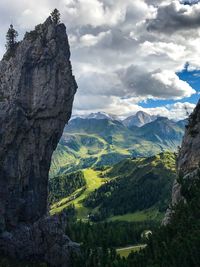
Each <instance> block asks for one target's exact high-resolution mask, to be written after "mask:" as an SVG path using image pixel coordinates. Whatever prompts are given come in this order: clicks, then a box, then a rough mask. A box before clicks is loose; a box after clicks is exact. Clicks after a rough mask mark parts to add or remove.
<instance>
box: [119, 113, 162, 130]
mask: <svg viewBox="0 0 200 267" xmlns="http://www.w3.org/2000/svg"><path fill="white" fill-rule="evenodd" d="M156 119H157V116H153V115H150V114H148V113H146V112H144V111H142V110H140V111H138V112H137V113H136V114H135V115H132V116H130V117H128V118H126V119H125V120H124V121H123V124H124V125H125V126H126V127H128V128H130V127H132V126H137V127H142V126H144V125H145V124H147V123H150V122H152V121H154V120H156Z"/></svg>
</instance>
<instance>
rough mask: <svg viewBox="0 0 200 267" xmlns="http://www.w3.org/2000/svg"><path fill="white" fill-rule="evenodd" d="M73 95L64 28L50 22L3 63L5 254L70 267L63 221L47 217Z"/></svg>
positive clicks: (1, 240)
mask: <svg viewBox="0 0 200 267" xmlns="http://www.w3.org/2000/svg"><path fill="white" fill-rule="evenodd" d="M76 89H77V84H76V81H75V78H74V76H73V75H72V70H71V63H70V50H69V44H68V38H67V34H66V28H65V26H64V25H63V24H59V25H55V24H54V23H53V22H52V20H51V18H48V19H47V20H46V21H45V23H44V24H41V25H38V26H37V27H36V28H35V30H34V31H32V32H30V33H27V34H26V35H25V38H24V40H23V41H22V42H20V43H19V44H18V45H17V47H16V49H15V51H14V52H13V51H12V53H11V52H10V51H8V52H7V53H6V54H5V55H4V58H3V60H2V61H1V62H0V252H4V253H6V254H8V255H11V256H13V257H17V258H29V259H30V258H31V257H33V258H39V259H45V260H46V259H47V258H48V261H49V263H50V264H52V265H54V266H59V265H62V266H69V264H68V262H69V261H68V260H67V259H68V258H69V251H68V248H69V247H71V248H72V249H73V247H75V248H76V245H75V246H74V244H73V243H72V242H71V241H70V240H69V238H67V237H66V236H65V235H64V232H63V230H62V227H61V225H62V223H61V221H62V220H61V221H60V218H59V217H53V218H48V217H45V216H46V213H47V194H48V190H47V188H48V173H49V168H50V163H51V156H52V153H53V151H54V150H55V149H56V146H57V143H58V141H59V139H60V137H61V135H62V132H63V128H64V126H65V124H66V123H67V122H68V120H69V119H70V117H71V111H72V104H73V99H74V94H75V93H76ZM53 228H54V230H53ZM33 236H34V237H33ZM53 240H54V241H53ZM34 246H35V247H34ZM22 247H23V249H22ZM36 247H37V248H36ZM51 250H53V252H54V253H52V254H51V257H50V254H49V255H48V251H49V253H50V251H51ZM60 253H61V254H62V255H60ZM55 254H57V255H60V257H59V256H58V257H54V256H52V255H55ZM59 259H60V260H59ZM63 259H64V261H65V265H63ZM56 260H57V262H55V261H56Z"/></svg>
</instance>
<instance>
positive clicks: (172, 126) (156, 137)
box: [50, 111, 187, 177]
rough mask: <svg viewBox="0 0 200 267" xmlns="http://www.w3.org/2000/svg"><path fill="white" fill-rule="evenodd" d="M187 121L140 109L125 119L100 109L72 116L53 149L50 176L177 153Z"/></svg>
mask: <svg viewBox="0 0 200 267" xmlns="http://www.w3.org/2000/svg"><path fill="white" fill-rule="evenodd" d="M186 124H187V121H186V120H182V121H177V122H176V121H173V120H170V119H168V118H166V117H155V116H151V115H149V114H147V113H144V112H142V111H140V112H138V113H136V115H134V116H131V117H128V118H126V119H124V120H120V119H119V118H117V117H116V116H112V115H109V114H106V113H101V112H99V113H93V114H90V115H88V116H85V117H75V118H73V119H72V120H71V121H70V122H69V124H68V125H67V126H66V127H65V130H64V133H63V136H62V138H61V140H60V142H59V145H58V147H57V150H56V151H55V152H54V155H53V158H52V165H51V171H50V176H51V177H53V176H56V175H60V174H63V173H67V172H72V171H77V170H79V169H84V168H89V167H101V166H105V165H108V166H111V165H113V164H115V163H117V162H119V161H121V160H123V159H124V158H132V157H148V156H152V155H156V154H158V153H161V152H164V151H173V152H176V151H177V148H178V146H180V144H181V140H182V137H183V134H184V130H185V125H186Z"/></svg>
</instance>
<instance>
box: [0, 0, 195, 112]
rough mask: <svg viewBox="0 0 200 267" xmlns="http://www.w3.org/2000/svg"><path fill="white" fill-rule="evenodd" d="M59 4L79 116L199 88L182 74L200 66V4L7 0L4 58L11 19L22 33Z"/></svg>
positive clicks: (2, 17)
mask: <svg viewBox="0 0 200 267" xmlns="http://www.w3.org/2000/svg"><path fill="white" fill-rule="evenodd" d="M191 4H192V3H191ZM55 7H57V8H58V9H59V10H60V11H61V15H62V21H63V22H64V23H65V24H66V28H67V32H68V35H69V41H70V45H71V54H72V66H73V71H74V74H75V76H76V79H77V83H78V86H79V89H78V93H77V95H76V98H75V105H74V108H75V110H74V113H84V112H85V113H87V112H94V111H99V110H100V111H107V112H111V113H115V114H121V115H123V113H124V114H131V113H133V112H135V111H138V110H140V109H142V107H141V106H140V104H139V103H140V102H141V101H147V100H148V99H154V100H158V99H164V100H168V99H173V100H176V101H179V100H181V99H182V98H185V97H189V96H191V95H192V94H194V93H195V90H194V89H193V88H192V87H191V86H190V85H189V84H188V83H187V82H183V81H181V80H180V79H179V78H178V76H177V74H176V73H177V72H178V71H181V70H182V69H183V68H184V65H185V63H186V62H189V64H190V65H189V68H190V69H199V68H200V50H199V42H200V35H199V31H198V27H199V23H200V19H199V16H198V12H199V11H200V3H199V4H198V3H197V4H196V5H183V4H181V3H180V1H178V0H173V1H171V0H134V1H133V0H40V7H39V8H38V6H37V5H36V4H35V1H33V0H29V1H26V0H1V1H0V41H1V45H0V55H2V54H3V51H4V50H5V47H4V43H5V33H6V30H7V28H8V26H9V24H10V23H13V24H14V26H15V28H16V29H17V30H18V31H19V33H20V38H21V37H22V35H23V34H24V32H25V31H28V30H31V29H32V28H33V27H34V26H35V25H36V24H39V23H42V22H43V21H44V20H45V19H46V17H47V16H48V15H49V14H50V12H51V10H53V8H55ZM170 33H173V35H171V34H170ZM186 37H187V38H186ZM158 110H161V108H160V107H158V109H151V112H154V113H156V112H158ZM176 110H177V107H176ZM164 111H165V113H167V112H171V113H173V108H169V107H167V106H166V107H164ZM164 111H163V110H162V112H164ZM177 114H182V113H181V112H179V113H178V112H177Z"/></svg>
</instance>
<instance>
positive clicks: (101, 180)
mask: <svg viewBox="0 0 200 267" xmlns="http://www.w3.org/2000/svg"><path fill="white" fill-rule="evenodd" d="M161 163H162V165H161ZM163 166H164V167H163ZM138 168H139V172H138ZM163 168H164V169H165V170H163ZM152 169H153V170H154V171H155V172H156V174H157V175H161V176H162V177H163V179H164V178H165V176H166V172H168V170H169V171H170V172H175V155H174V154H173V153H170V152H166V153H164V154H160V155H157V156H154V157H151V158H138V159H132V160H131V159H127V160H123V161H122V162H120V163H118V164H116V165H115V166H113V167H110V168H107V169H106V170H105V171H95V170H93V169H91V168H90V169H85V170H84V171H83V172H84V177H85V179H86V183H87V185H86V189H85V188H84V187H83V188H80V189H78V190H77V191H75V192H74V193H73V194H72V195H71V196H70V197H67V198H64V199H62V200H61V201H59V202H57V203H55V204H54V205H53V206H52V207H51V213H52V214H54V213H58V212H61V211H62V210H64V209H65V208H66V207H68V206H69V205H70V204H74V205H75V208H76V210H77V213H78V219H82V220H87V216H88V214H89V213H96V212H97V211H98V209H99V207H98V206H97V207H95V208H89V207H85V206H84V205H83V201H84V200H86V199H87V198H88V197H89V196H90V194H91V193H92V192H94V191H95V190H96V189H99V188H100V187H101V186H102V185H103V184H105V182H107V181H111V180H115V179H117V178H118V177H121V176H131V175H133V176H134V175H135V174H134V171H135V170H137V176H142V175H143V174H146V173H147V172H149V171H150V170H152ZM166 179H168V178H166ZM173 179H174V177H173V178H172V180H173ZM120 194H121V193H120V192H119V196H120ZM120 197H121V196H120ZM164 197H165V196H164ZM163 214H164V213H163V212H159V211H158V208H157V207H151V208H150V209H144V210H142V211H136V212H134V213H127V214H124V215H119V216H111V217H109V218H108V221H116V220H120V221H136V222H139V221H149V220H150V221H151V220H153V221H161V220H162V216H163Z"/></svg>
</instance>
